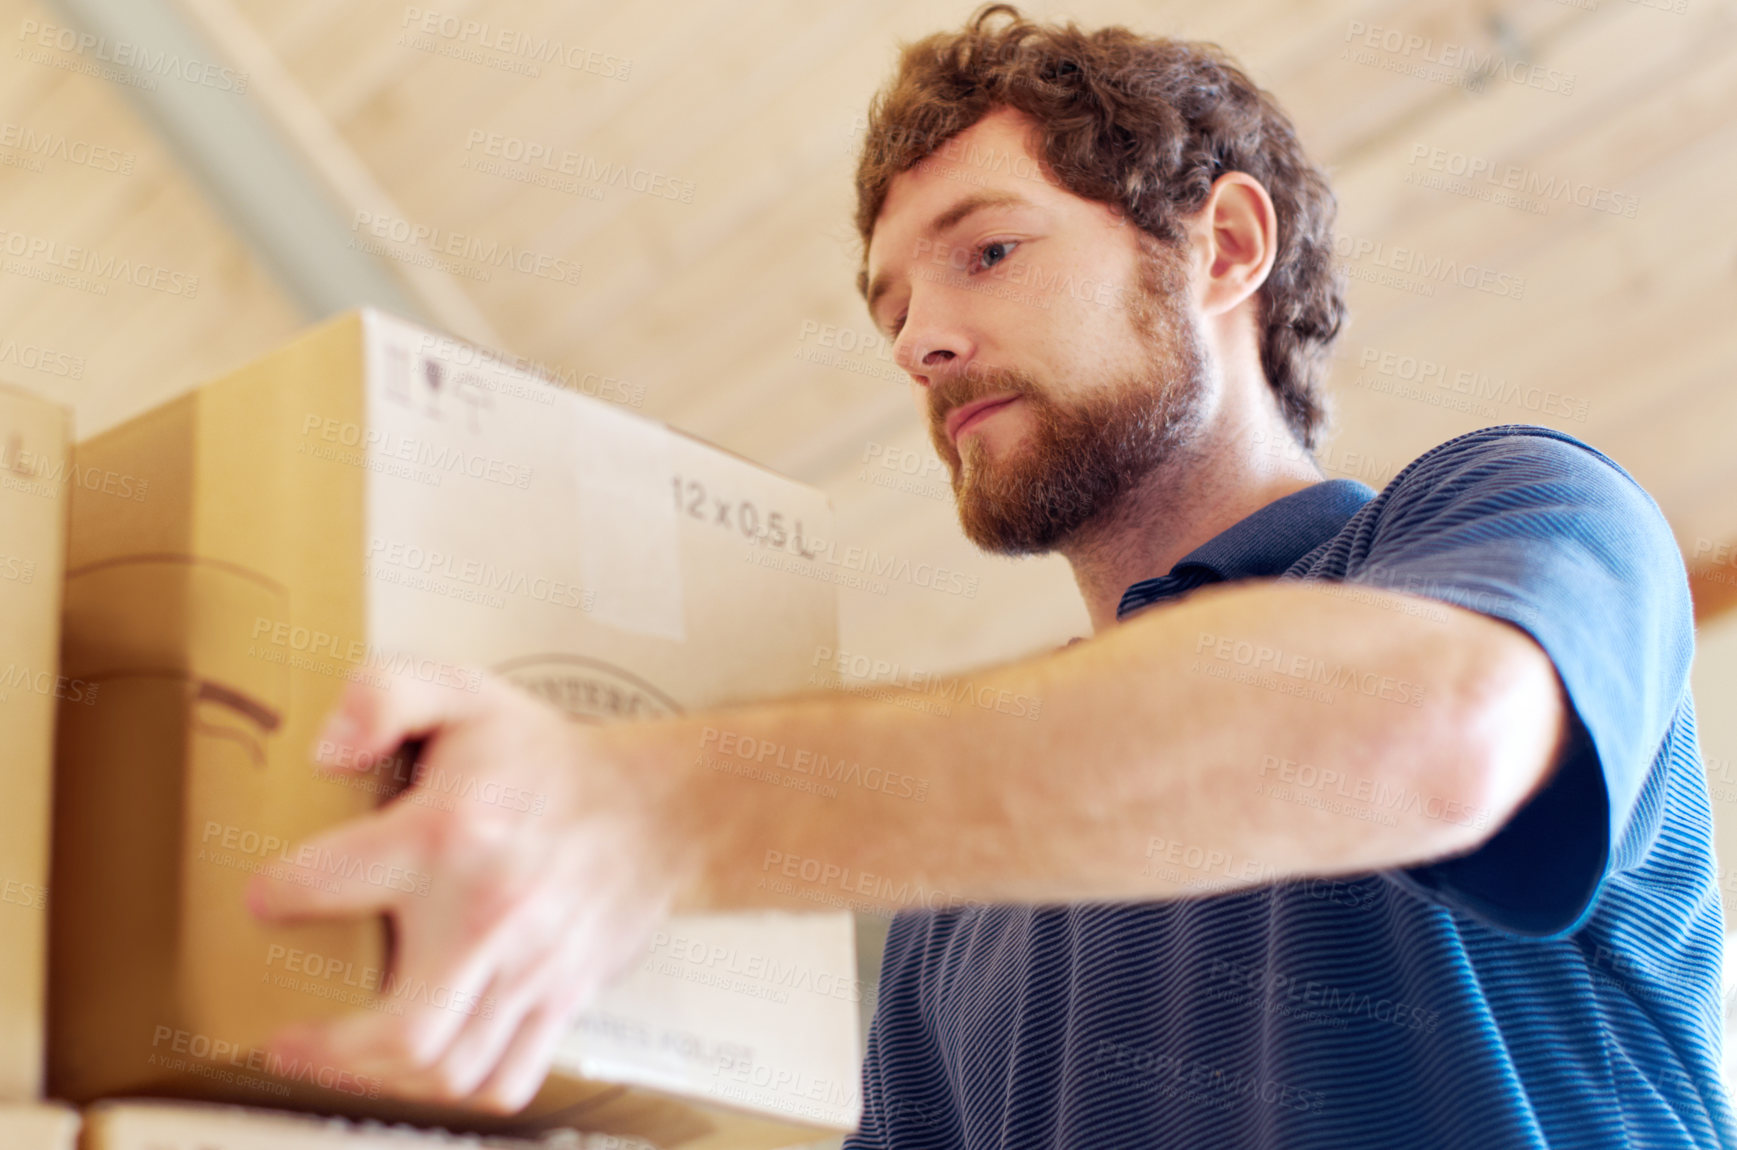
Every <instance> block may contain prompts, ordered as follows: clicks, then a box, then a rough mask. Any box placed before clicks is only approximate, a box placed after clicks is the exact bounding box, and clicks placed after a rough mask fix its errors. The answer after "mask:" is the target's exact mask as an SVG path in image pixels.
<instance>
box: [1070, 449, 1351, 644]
mask: <svg viewBox="0 0 1737 1150" xmlns="http://www.w3.org/2000/svg"><path fill="white" fill-rule="evenodd" d="M1271 434H1278V435H1280V436H1282V435H1283V434H1284V433H1283V432H1270V433H1269V435H1271ZM1238 440H1239V442H1240V446H1241V450H1231V449H1227V448H1228V446H1229V445H1227V444H1225V443H1222V442H1221V443H1215V444H1203V445H1195V446H1193V447H1191V448H1189V449H1187V450H1185V451H1183V452H1180V453H1178V455H1177V456H1176V457H1174V458H1172V459H1170V460H1168V461H1167V462H1166V464H1165V465H1164V466H1163V467H1160V468H1159V469H1158V470H1157V471H1155V472H1153V473H1152V474H1151V475H1148V476H1147V477H1146V479H1145V480H1144V481H1143V482H1142V483H1141V484H1140V486H1139V487H1137V488H1135V489H1134V490H1132V491H1130V492H1128V494H1127V495H1125V496H1124V497H1123V498H1122V499H1121V500H1120V501H1119V502H1118V503H1117V505H1116V506H1115V507H1114V508H1113V509H1112V510H1111V511H1110V512H1109V513H1108V514H1106V515H1105V516H1103V517H1102V518H1101V519H1099V520H1097V521H1095V522H1093V523H1091V524H1089V525H1087V527H1085V528H1083V529H1082V530H1081V531H1080V532H1079V533H1078V534H1077V535H1076V536H1075V537H1074V538H1073V539H1071V540H1069V541H1068V542H1067V543H1066V544H1065V545H1063V546H1062V547H1061V548H1059V550H1060V552H1061V554H1062V555H1063V556H1065V557H1066V558H1067V561H1068V562H1069V563H1070V564H1071V565H1072V566H1073V569H1074V582H1075V583H1077V584H1078V585H1079V588H1080V594H1081V595H1082V596H1084V598H1085V601H1086V611H1087V612H1088V614H1090V616H1091V620H1092V630H1093V632H1098V631H1102V630H1104V629H1105V628H1106V627H1109V626H1111V625H1113V624H1114V623H1115V622H1116V606H1117V604H1118V603H1120V602H1121V599H1122V593H1123V592H1124V591H1126V590H1127V589H1128V586H1129V584H1131V583H1136V582H1138V581H1140V580H1141V579H1150V578H1152V577H1153V576H1155V575H1164V574H1168V573H1169V571H1170V569H1171V568H1172V567H1174V566H1175V565H1176V564H1177V562H1178V561H1179V560H1181V558H1182V557H1183V556H1184V555H1187V554H1188V553H1189V552H1191V551H1193V550H1194V549H1195V548H1197V547H1199V546H1200V545H1201V544H1203V543H1205V542H1206V541H1207V540H1209V539H1211V538H1212V537H1213V536H1215V535H1217V534H1219V533H1220V532H1222V531H1224V530H1226V529H1227V528H1229V527H1232V526H1234V525H1235V524H1237V523H1239V522H1241V521H1242V520H1244V519H1246V518H1248V517H1249V516H1250V515H1253V514H1254V513H1255V512H1256V511H1259V510H1260V509H1261V508H1263V507H1265V506H1266V505H1267V504H1269V503H1271V502H1273V501H1274V500H1276V499H1282V498H1284V497H1285V496H1287V495H1290V494H1293V493H1294V492H1297V491H1301V490H1303V489H1304V488H1306V487H1312V486H1314V485H1315V484H1317V483H1319V482H1321V481H1322V479H1323V478H1324V476H1323V475H1322V474H1321V471H1320V469H1319V468H1318V467H1316V466H1315V465H1314V464H1313V463H1312V462H1311V461H1309V460H1308V459H1307V458H1306V457H1303V456H1302V454H1301V452H1294V451H1292V450H1290V449H1289V446H1288V445H1289V440H1288V438H1285V439H1283V440H1281V441H1280V442H1283V443H1284V444H1285V445H1286V447H1287V450H1285V451H1283V452H1279V453H1265V452H1261V451H1251V450H1249V448H1248V446H1247V445H1248V443H1249V437H1248V436H1247V435H1246V434H1245V435H1243V436H1240V437H1238ZM1267 441H1268V440H1263V439H1257V440H1255V442H1257V443H1258V442H1267Z"/></svg>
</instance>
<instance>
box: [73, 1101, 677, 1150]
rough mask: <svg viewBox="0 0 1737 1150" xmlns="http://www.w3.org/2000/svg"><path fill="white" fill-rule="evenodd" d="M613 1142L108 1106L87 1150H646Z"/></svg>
mask: <svg viewBox="0 0 1737 1150" xmlns="http://www.w3.org/2000/svg"><path fill="white" fill-rule="evenodd" d="M642 1147H645V1143H636V1142H632V1141H629V1140H627V1139H622V1138H616V1137H612V1136H610V1135H578V1134H573V1133H564V1134H557V1135H553V1136H546V1137H543V1138H540V1139H537V1140H535V1141H532V1140H528V1139H520V1138H504V1137H478V1136H474V1135H460V1134H451V1133H448V1132H446V1131H443V1130H418V1129H414V1128H412V1127H409V1126H403V1125H392V1126H388V1125H383V1124H381V1123H377V1122H365V1123H356V1122H346V1121H343V1120H342V1119H336V1118H315V1117H312V1116H309V1115H305V1114H286V1113H281V1112H274V1111H270V1110H257V1109H250V1108H245V1107H240V1106H211V1105H199V1104H187V1103H166V1102H150V1101H127V1102H104V1103H99V1104H98V1105H96V1106H93V1107H91V1108H90V1109H89V1110H88V1111H86V1113H85V1120H84V1145H83V1150H327V1148H330V1150H640V1148H642Z"/></svg>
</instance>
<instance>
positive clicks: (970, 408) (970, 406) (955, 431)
mask: <svg viewBox="0 0 1737 1150" xmlns="http://www.w3.org/2000/svg"><path fill="white" fill-rule="evenodd" d="M1018 398H1019V396H1017V395H997V396H991V397H990V398H988V399H977V400H973V401H972V402H970V403H967V404H962V405H961V406H959V407H955V408H954V409H953V410H952V411H949V412H948V413H947V438H948V439H949V440H951V441H952V442H954V443H957V442H959V434H960V433H961V432H963V431H964V430H965V429H966V427H968V426H969V425H971V424H974V423H976V422H977V421H978V420H979V419H981V418H983V417H984V416H986V415H988V414H989V413H990V412H991V411H997V410H999V409H1001V408H1003V407H1006V406H1007V405H1008V404H1010V403H1012V402H1013V401H1014V400H1016V399H1018Z"/></svg>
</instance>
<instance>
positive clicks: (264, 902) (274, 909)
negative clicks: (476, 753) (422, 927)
mask: <svg viewBox="0 0 1737 1150" xmlns="http://www.w3.org/2000/svg"><path fill="white" fill-rule="evenodd" d="M419 813H420V811H419V808H416V807H401V806H389V807H384V808H382V809H381V810H378V811H374V812H372V813H369V814H366V815H362V816H361V817H359V818H356V819H352V820H351V821H349V822H347V823H344V824H342V825H341V826H338V827H335V828H333V829H332V830H329V831H327V832H326V833H325V834H322V835H319V836H317V837H315V838H312V839H309V840H308V841H307V842H305V843H302V844H300V845H299V846H296V847H294V848H292V849H290V850H289V851H286V852H285V853H284V854H283V855H281V856H280V857H279V858H278V859H277V861H275V862H273V863H271V864H270V865H269V866H267V867H265V868H264V869H262V870H260V871H258V872H257V873H255V874H254V876H253V878H252V879H251V880H250V881H249V882H248V884H247V905H248V909H249V910H251V911H252V912H253V914H254V916H255V917H257V918H260V919H264V920H265V921H268V922H290V921H296V920H300V919H309V918H348V917H355V916H359V915H366V914H375V913H380V912H383V911H387V910H390V909H392V908H393V907H396V906H398V905H400V904H401V902H402V901H403V899H404V898H405V897H406V896H409V895H416V894H421V895H427V894H428V888H429V886H430V885H431V881H432V880H431V879H430V876H428V875H427V874H426V873H425V872H423V871H420V870H417V869H416V866H415V863H416V860H417V859H419V858H420V857H421V847H422V838H423V835H422V833H421V831H420V830H419V828H418V827H417V826H416V823H415V820H416V818H417V815H418V814H419Z"/></svg>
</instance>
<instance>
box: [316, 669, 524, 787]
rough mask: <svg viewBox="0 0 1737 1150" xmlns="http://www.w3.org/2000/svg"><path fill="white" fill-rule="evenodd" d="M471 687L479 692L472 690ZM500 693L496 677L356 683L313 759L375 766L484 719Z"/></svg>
mask: <svg viewBox="0 0 1737 1150" xmlns="http://www.w3.org/2000/svg"><path fill="white" fill-rule="evenodd" d="M443 680H447V681H443ZM449 681H450V682H451V683H457V684H460V685H449ZM472 685H474V686H475V687H476V689H475V690H470V689H468V688H469V687H470V686H472ZM499 688H500V685H499V684H498V683H497V682H495V681H494V680H493V678H492V677H491V676H486V675H482V674H480V673H478V672H467V673H461V674H454V675H450V676H443V677H442V678H441V679H438V680H434V681H430V680H426V679H423V678H419V677H418V676H417V675H416V674H415V672H414V670H413V669H406V670H403V671H399V672H397V673H390V674H388V675H387V676H386V681H385V683H384V685H381V684H379V683H376V682H369V681H365V680H357V681H355V682H353V683H351V684H350V685H349V686H348V687H346V688H345V689H344V693H343V695H342V696H340V697H339V699H338V704H337V706H336V707H334V708H333V709H332V712H331V714H330V715H329V716H328V717H327V719H326V723H325V726H324V727H323V728H322V729H321V731H320V734H319V736H318V737H317V738H316V739H315V740H314V747H313V754H314V758H315V759H316V760H317V761H319V762H320V763H322V764H326V765H332V766H339V767H342V765H343V764H344V763H346V762H348V763H357V762H359V763H361V764H363V765H364V766H366V765H371V764H373V763H376V762H378V761H379V760H380V759H381V758H383V757H385V756H387V755H389V754H391V753H392V752H393V751H394V750H396V749H397V748H398V745H399V744H400V743H402V742H404V741H405V740H406V739H410V738H415V737H416V736H418V735H426V734H428V733H430V732H432V731H435V730H437V729H438V728H440V727H443V726H449V725H452V724H457V723H462V722H464V721H466V720H468V719H471V718H473V717H475V716H476V715H478V714H480V713H481V712H482V711H483V710H484V709H485V708H486V706H487V705H488V703H489V702H490V701H491V700H492V698H493V696H494V695H495V694H496V693H497V692H498V690H499Z"/></svg>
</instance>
